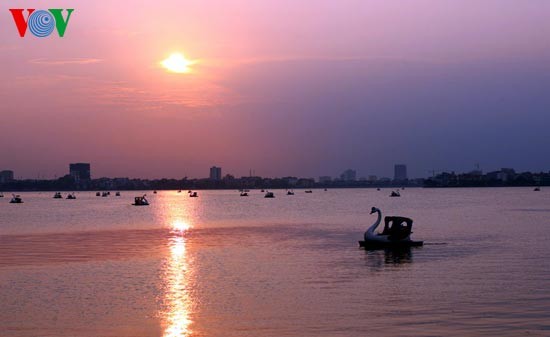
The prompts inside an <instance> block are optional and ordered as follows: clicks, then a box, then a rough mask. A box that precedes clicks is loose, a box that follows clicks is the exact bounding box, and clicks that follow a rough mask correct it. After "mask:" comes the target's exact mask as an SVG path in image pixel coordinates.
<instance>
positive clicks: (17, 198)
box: [10, 194, 23, 204]
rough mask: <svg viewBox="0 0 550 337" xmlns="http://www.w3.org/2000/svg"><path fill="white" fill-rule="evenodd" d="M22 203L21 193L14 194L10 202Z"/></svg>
mask: <svg viewBox="0 0 550 337" xmlns="http://www.w3.org/2000/svg"><path fill="white" fill-rule="evenodd" d="M22 203H23V199H21V196H20V195H19V194H12V198H11V200H10V204H22Z"/></svg>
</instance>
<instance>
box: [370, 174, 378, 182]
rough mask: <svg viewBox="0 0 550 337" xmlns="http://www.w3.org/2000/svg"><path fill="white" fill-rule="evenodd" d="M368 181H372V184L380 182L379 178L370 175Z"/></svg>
mask: <svg viewBox="0 0 550 337" xmlns="http://www.w3.org/2000/svg"><path fill="white" fill-rule="evenodd" d="M367 180H368V181H370V182H371V183H374V182H376V181H377V180H378V177H377V176H373V175H370V176H369V177H368V178H367Z"/></svg>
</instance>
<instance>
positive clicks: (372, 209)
mask: <svg viewBox="0 0 550 337" xmlns="http://www.w3.org/2000/svg"><path fill="white" fill-rule="evenodd" d="M379 211H380V210H379V209H378V208H376V207H373V208H371V210H370V214H374V213H376V212H379Z"/></svg>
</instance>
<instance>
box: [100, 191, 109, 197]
mask: <svg viewBox="0 0 550 337" xmlns="http://www.w3.org/2000/svg"><path fill="white" fill-rule="evenodd" d="M108 196H109V192H103V193H101V197H102V198H106V197H108Z"/></svg>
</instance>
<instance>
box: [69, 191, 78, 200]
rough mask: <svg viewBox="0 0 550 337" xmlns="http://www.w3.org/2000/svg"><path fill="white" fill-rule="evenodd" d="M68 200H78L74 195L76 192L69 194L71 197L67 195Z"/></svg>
mask: <svg viewBox="0 0 550 337" xmlns="http://www.w3.org/2000/svg"><path fill="white" fill-rule="evenodd" d="M67 199H69V200H75V199H76V195H74V192H73V193H69V195H67Z"/></svg>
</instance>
